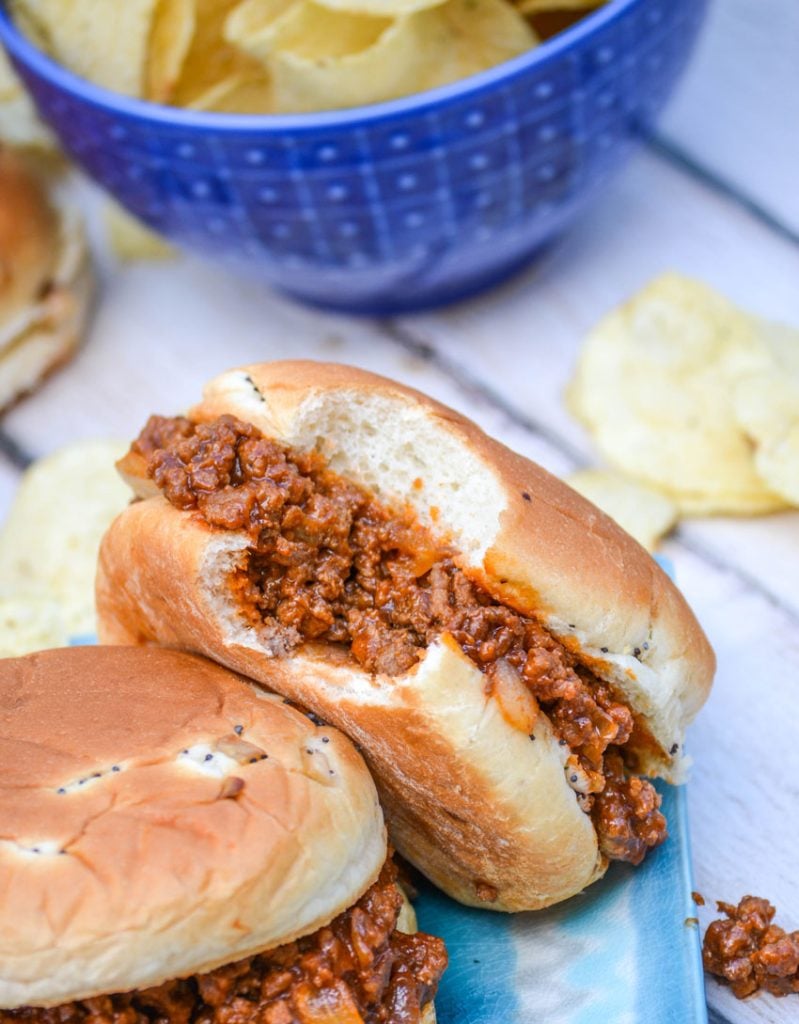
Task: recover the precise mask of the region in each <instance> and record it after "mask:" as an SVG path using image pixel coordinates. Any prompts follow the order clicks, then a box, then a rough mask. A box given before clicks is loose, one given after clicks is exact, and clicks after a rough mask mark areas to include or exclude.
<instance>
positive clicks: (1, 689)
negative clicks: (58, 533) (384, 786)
mask: <svg viewBox="0 0 799 1024" xmlns="http://www.w3.org/2000/svg"><path fill="white" fill-rule="evenodd" d="M0 715H1V716H2V720H3V730H2V731H3V736H2V742H0V768H1V769H2V770H1V771H0V821H2V823H3V826H2V829H3V837H2V841H0V878H2V884H1V885H0V891H1V893H2V900H1V902H0V906H2V928H0V1007H3V1008H13V1007H17V1006H22V1005H34V1006H51V1005H57V1004H60V1003H63V1002H68V1001H71V1000H73V999H80V998H85V997H88V996H91V995H95V994H98V993H108V992H118V991H126V990H128V989H131V988H142V987H147V986H149V985H154V984H159V983H160V982H162V981H165V980H167V979H170V978H174V977H181V976H186V975H190V974H194V973H196V972H201V971H205V970H210V969H212V968H213V967H216V966H219V965H220V964H223V963H229V962H232V961H235V960H238V959H240V958H242V957H244V956H248V955H250V954H252V953H255V952H257V951H260V950H263V949H266V948H271V947H273V946H275V945H278V944H280V943H282V942H285V941H287V940H290V939H292V938H294V937H296V936H297V935H301V934H307V933H310V932H312V931H314V930H316V929H317V928H318V927H320V926H321V925H322V924H325V923H327V922H328V921H329V920H331V919H332V918H333V917H334V916H335V915H336V914H338V913H339V912H341V911H342V910H344V909H346V908H347V907H349V906H350V905H351V904H352V903H353V902H354V901H355V900H356V899H357V898H358V897H359V896H360V895H361V894H362V893H363V892H364V891H365V889H366V888H367V887H368V886H369V885H370V884H371V882H372V881H373V880H374V878H375V876H376V875H377V873H378V872H379V870H380V867H381V865H382V862H383V860H384V859H385V853H386V847H385V834H384V829H383V823H382V816H381V813H380V810H379V807H378V805H377V798H376V793H375V790H374V785H373V783H372V781H371V779H370V777H369V775H368V773H367V771H366V768H365V766H364V764H363V761H362V760H361V758H360V757H359V756H358V754H357V753H356V752H355V750H354V749H353V747H352V745H351V744H350V743H349V741H348V740H347V739H346V738H345V737H343V736H342V735H341V734H339V733H336V732H335V731H333V730H331V729H325V728H317V727H316V726H315V725H313V724H312V723H311V722H310V721H309V720H308V719H307V718H306V717H305V716H304V715H302V714H300V713H299V712H297V711H295V710H293V709H292V708H290V707H288V706H287V705H286V704H284V703H283V701H282V700H281V699H280V698H278V697H276V696H273V695H271V694H266V693H264V692H263V691H260V690H256V689H255V688H253V687H252V686H251V685H249V684H248V683H247V682H245V681H244V680H242V679H241V678H239V677H236V676H234V675H233V674H232V673H229V672H227V671H226V670H224V669H222V668H220V667H219V666H218V665H215V664H213V663H211V662H208V661H205V660H204V659H200V658H197V657H193V656H189V655H186V654H181V653H179V652H177V651H168V650H158V649H146V648H70V649H66V650H53V651H45V652H43V653H41V654H35V655H29V656H28V657H26V658H17V659H10V660H7V661H3V662H0ZM237 726H241V727H242V728H241V732H240V738H239V736H238V735H237V733H238V730H237ZM186 752H187V753H186ZM261 752H263V753H266V754H267V755H268V756H267V757H266V758H261ZM207 754H211V757H210V758H208V757H207ZM253 758H258V759H257V760H253ZM115 769H117V770H115ZM236 779H238V780H240V782H235V781H234V780H236ZM241 783H243V786H242V785H241ZM62 851H63V852H62Z"/></svg>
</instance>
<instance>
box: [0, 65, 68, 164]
mask: <svg viewBox="0 0 799 1024" xmlns="http://www.w3.org/2000/svg"><path fill="white" fill-rule="evenodd" d="M0 139H2V140H3V142H8V143H10V144H11V145H12V146H24V147H26V148H33V149H41V150H46V151H48V152H49V151H52V150H55V149H56V148H57V147H56V142H55V139H54V138H53V136H52V135H51V134H50V132H49V131H48V129H47V128H46V127H45V126H44V124H43V123H42V121H40V120H39V117H38V115H37V113H36V108H35V107H34V105H33V101H32V100H31V98H30V97H29V96H28V94H27V92H25V89H24V88H23V86H22V83H21V82H20V80H19V79H18V78H17V76H16V74H15V73H14V69H13V68H12V67H11V62H10V61H9V59H8V57H7V56H6V52H5V50H4V49H3V48H2V46H0Z"/></svg>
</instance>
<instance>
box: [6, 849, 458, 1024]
mask: <svg viewBox="0 0 799 1024" xmlns="http://www.w3.org/2000/svg"><path fill="white" fill-rule="evenodd" d="M396 878H397V869H396V867H395V866H394V864H393V862H392V861H387V862H386V865H385V867H384V868H383V871H382V872H381V874H380V877H379V878H378V880H377V881H376V882H375V884H374V885H373V886H372V887H371V889H369V890H367V892H366V893H365V894H364V895H363V896H362V897H361V898H360V899H359V900H358V902H357V903H356V904H354V906H352V907H351V908H350V909H349V910H347V911H345V912H344V913H343V914H340V915H339V916H338V917H337V918H335V919H334V920H333V921H332V922H331V923H330V924H329V925H327V926H326V927H324V928H320V929H319V931H317V932H314V934H313V935H308V936H306V937H305V938H303V939H298V940H297V941H296V942H290V943H288V944H287V945H285V946H279V947H278V948H277V949H273V950H271V951H270V952H268V953H260V954H259V955H258V956H253V957H248V958H247V959H246V960H239V961H238V962H237V963H233V964H228V965H226V966H225V967H219V968H217V970H215V971H211V972H210V973H208V974H197V975H195V976H194V977H191V978H185V979H182V980H179V981H167V982H165V983H164V984H163V985H159V986H157V987H156V988H148V989H142V990H139V991H134V992H126V993H123V994H119V995H109V996H97V997H96V998H94V999H84V1000H81V1001H79V1002H74V1003H66V1004H64V1005H62V1006H55V1007H50V1008H48V1009H42V1008H37V1007H30V1006H26V1007H22V1008H21V1009H18V1010H0V1024H329V1022H330V1021H335V1022H336V1024H419V1022H420V1021H421V1019H422V1017H421V1014H422V1010H423V1009H424V1007H425V1006H427V1004H428V1003H429V1002H430V1001H431V1000H432V999H433V998H434V996H435V993H436V989H437V988H438V982H439V980H440V978H441V975H442V974H443V973H444V970H445V968H446V966H447V953H446V949H445V947H444V943H443V942H442V941H441V939H437V938H434V937H433V936H432V935H424V934H421V933H416V934H415V935H405V934H403V933H402V932H398V931H395V928H396V924H397V917H398V915H399V912H400V907H401V906H402V896H401V894H400V891H399V889H398V888H397V886H396V884H395V883H396Z"/></svg>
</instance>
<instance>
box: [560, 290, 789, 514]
mask: <svg viewBox="0 0 799 1024" xmlns="http://www.w3.org/2000/svg"><path fill="white" fill-rule="evenodd" d="M769 358H770V357H769V355H768V347H767V345H766V343H765V342H764V340H763V338H762V336H761V334H760V332H759V330H758V327H757V323H756V321H754V320H753V318H751V317H749V316H747V315H746V314H744V313H742V312H741V311H739V310H738V309H736V308H735V307H734V306H733V305H732V304H731V303H730V302H728V301H727V300H726V299H725V298H724V297H723V296H721V295H719V294H717V293H716V292H714V291H712V290H711V289H710V288H708V287H706V286H705V285H703V284H701V283H699V282H697V281H692V280H690V279H689V278H685V277H681V276H679V275H676V274H667V275H664V276H663V277H660V278H658V279H657V280H655V281H653V282H652V283H651V284H649V285H648V286H647V287H646V288H644V289H643V291H641V292H639V293H638V295H636V296H635V297H634V298H633V299H632V300H631V301H630V302H628V303H627V304H626V305H625V306H623V307H621V308H620V309H618V310H616V311H614V312H613V313H610V314H609V315H608V316H607V317H605V319H604V320H602V321H601V323H600V324H599V325H598V326H597V327H596V328H595V329H594V330H593V331H592V333H591V334H590V335H589V337H588V339H587V341H586V343H585V347H584V349H583V352H582V354H581V356H580V360H579V363H578V366H577V369H576V373H575V376H574V379H573V380H572V382H571V384H570V386H569V389H568V392H567V403H568V405H569V407H570V409H571V410H572V412H573V413H574V414H575V415H576V416H577V417H578V418H579V419H581V420H582V421H583V422H584V423H585V424H586V426H587V427H588V428H589V429H590V430H591V432H592V434H593V435H594V439H595V441H596V443H597V445H598V447H599V449H600V450H601V451H602V453H603V454H604V456H605V457H606V458H607V459H608V461H609V462H611V463H612V464H613V465H614V466H616V467H617V468H618V469H620V470H622V471H623V472H625V473H628V474H629V475H631V476H633V477H635V478H636V479H638V480H641V481H643V482H645V483H647V484H650V485H651V486H653V487H655V488H657V489H658V490H660V491H663V492H665V493H666V494H668V495H669V496H671V497H672V498H673V499H674V500H675V501H676V502H677V504H678V505H679V507H680V509H681V510H682V511H684V512H688V513H695V514H704V513H709V512H727V513H751V514H756V513H762V512H770V511H773V510H775V509H778V508H782V507H784V506H785V500H784V498H782V497H781V496H780V495H779V494H777V493H775V491H774V490H773V489H772V488H771V487H769V486H767V485H766V484H765V483H764V482H763V480H762V479H761V477H760V475H759V474H758V472H757V469H756V466H755V461H754V458H753V452H752V442H751V440H750V438H749V436H748V435H747V433H746V431H745V430H743V429H742V428H741V425H740V424H739V422H738V419H737V417H736V414H735V408H734V403H733V386H734V382H735V381H737V380H739V379H741V378H742V377H744V376H745V375H746V374H747V373H750V372H756V371H758V370H759V369H761V368H762V367H763V366H764V365H768V361H769Z"/></svg>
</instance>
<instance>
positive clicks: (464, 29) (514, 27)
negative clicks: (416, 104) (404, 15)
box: [418, 0, 539, 89]
mask: <svg viewBox="0 0 799 1024" xmlns="http://www.w3.org/2000/svg"><path fill="white" fill-rule="evenodd" d="M418 17H419V19H420V20H421V19H424V21H425V25H426V27H425V29H424V31H425V32H428V31H429V32H430V33H431V35H436V36H437V37H438V45H437V48H436V49H437V52H436V55H435V59H434V60H431V62H430V64H429V65H428V68H429V73H428V78H427V81H426V82H425V86H424V87H425V88H426V89H433V88H436V87H437V86H439V85H446V84H447V83H449V82H455V81H457V80H458V79H460V78H466V77H467V76H468V75H475V74H477V73H478V72H479V71H485V70H486V68H490V67H493V66H494V65H495V64H501V63H502V62H503V61H506V60H510V59H511V58H512V57H518V56H519V54H521V53H525V52H526V51H527V50H530V49H532V48H533V47H534V46H536V45H537V44H538V42H539V40H538V37H537V36H536V34H535V32H534V31H533V29H532V28H531V27H530V25H529V24H528V23H527V22H526V21H525V20H524V18H523V17H521V15H520V14H519V12H518V10H517V9H516V8H515V7H514V6H513V5H512V4H510V3H507V2H506V0H449V2H448V3H446V4H444V6H443V7H440V8H436V9H435V10H432V11H424V12H422V13H421V14H420V15H418Z"/></svg>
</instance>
